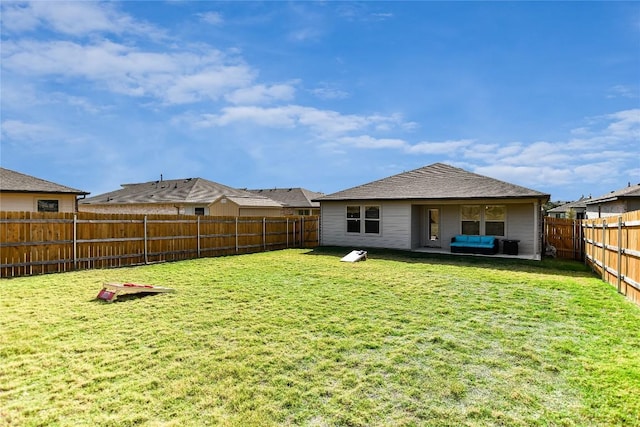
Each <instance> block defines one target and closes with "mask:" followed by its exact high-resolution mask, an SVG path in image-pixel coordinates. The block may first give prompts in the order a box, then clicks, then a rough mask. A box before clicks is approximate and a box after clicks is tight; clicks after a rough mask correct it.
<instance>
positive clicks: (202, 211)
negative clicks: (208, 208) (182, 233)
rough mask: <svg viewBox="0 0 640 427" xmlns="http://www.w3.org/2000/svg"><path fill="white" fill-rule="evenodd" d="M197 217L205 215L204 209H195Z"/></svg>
mask: <svg viewBox="0 0 640 427" xmlns="http://www.w3.org/2000/svg"><path fill="white" fill-rule="evenodd" d="M195 214H196V215H204V208H195Z"/></svg>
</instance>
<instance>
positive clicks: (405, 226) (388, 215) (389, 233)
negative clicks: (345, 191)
mask: <svg viewBox="0 0 640 427" xmlns="http://www.w3.org/2000/svg"><path fill="white" fill-rule="evenodd" d="M347 205H349V206H351V205H358V206H364V205H367V206H369V205H371V206H380V217H381V218H380V221H381V230H380V231H381V232H380V234H365V233H347V216H346V212H347ZM321 211H322V213H321V226H320V227H321V244H322V245H325V246H357V247H370V248H389V249H411V205H409V204H407V203H401V202H382V203H381V202H378V201H376V202H370V201H361V202H342V201H339V202H322V203H321Z"/></svg>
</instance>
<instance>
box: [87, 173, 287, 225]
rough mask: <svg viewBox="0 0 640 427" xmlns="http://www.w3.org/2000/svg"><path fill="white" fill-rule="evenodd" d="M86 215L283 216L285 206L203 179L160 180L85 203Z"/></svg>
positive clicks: (139, 184)
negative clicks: (93, 213) (88, 213)
mask: <svg viewBox="0 0 640 427" xmlns="http://www.w3.org/2000/svg"><path fill="white" fill-rule="evenodd" d="M78 209H79V210H80V211H82V212H96V213H131V214H174V215H175V214H184V215H213V216H281V215H282V213H281V212H282V205H281V204H280V203H278V202H276V201H274V200H272V199H270V198H268V197H264V196H260V195H257V194H254V193H250V192H248V191H244V190H239V189H236V188H232V187H228V186H226V185H222V184H218V183H216V182H213V181H208V180H206V179H202V178H186V179H168V180H164V179H162V178H161V179H160V180H158V181H150V182H143V183H137V184H122V188H121V189H119V190H116V191H112V192H109V193H104V194H100V195H97V196H94V197H89V198H87V199H85V200H82V201H81V202H80V204H79V205H78Z"/></svg>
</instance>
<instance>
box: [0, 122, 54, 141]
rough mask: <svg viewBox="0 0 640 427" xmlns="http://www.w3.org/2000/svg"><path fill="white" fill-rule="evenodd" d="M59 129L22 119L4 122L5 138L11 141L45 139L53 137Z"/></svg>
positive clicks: (3, 132) (3, 134) (3, 133)
mask: <svg viewBox="0 0 640 427" xmlns="http://www.w3.org/2000/svg"><path fill="white" fill-rule="evenodd" d="M56 133H57V131H56V129H55V128H52V127H51V126H48V125H44V124H39V123H26V122H24V121H21V120H5V121H3V122H2V136H3V139H5V138H6V139H7V140H9V141H12V140H13V141H45V140H47V139H51V138H52V136H53V134H56Z"/></svg>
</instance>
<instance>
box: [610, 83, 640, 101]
mask: <svg viewBox="0 0 640 427" xmlns="http://www.w3.org/2000/svg"><path fill="white" fill-rule="evenodd" d="M638 97H640V93H638V89H637V88H636V89H634V88H632V87H631V86H624V85H616V86H613V87H612V88H610V89H609V94H608V95H607V98H632V99H633V98H638Z"/></svg>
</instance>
